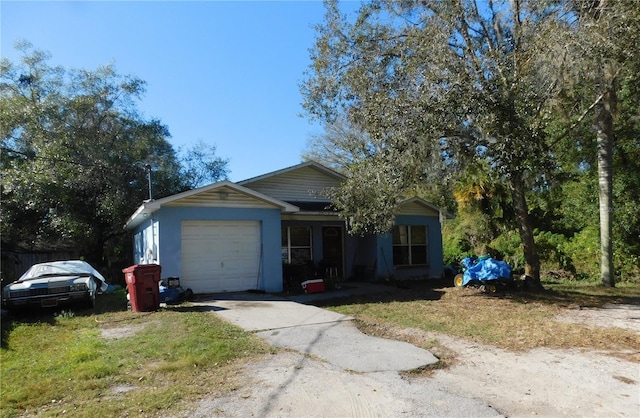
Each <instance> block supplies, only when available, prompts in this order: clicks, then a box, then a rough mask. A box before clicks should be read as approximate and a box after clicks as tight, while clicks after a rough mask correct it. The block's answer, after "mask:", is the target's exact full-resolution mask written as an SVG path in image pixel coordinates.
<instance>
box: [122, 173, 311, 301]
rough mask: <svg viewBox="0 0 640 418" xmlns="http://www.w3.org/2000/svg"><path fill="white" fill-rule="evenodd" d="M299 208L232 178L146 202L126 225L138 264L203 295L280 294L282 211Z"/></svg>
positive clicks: (295, 210) (293, 210) (135, 260)
mask: <svg viewBox="0 0 640 418" xmlns="http://www.w3.org/2000/svg"><path fill="white" fill-rule="evenodd" d="M298 210H299V208H298V207H297V206H294V205H291V204H289V203H286V202H283V201H281V200H279V199H274V198H272V197H269V196H266V195H264V194H262V193H260V192H256V191H255V190H251V189H248V188H246V187H243V186H240V185H237V184H235V183H231V182H229V181H227V180H224V181H221V182H218V183H214V184H211V185H209V186H205V187H201V188H199V189H194V190H189V191H186V192H183V193H179V194H176V195H172V196H167V197H165V198H162V199H158V200H150V201H146V202H144V203H143V205H142V206H140V207H139V208H138V210H137V211H136V212H135V213H134V214H133V215H132V216H131V218H130V219H129V222H128V223H127V225H126V227H127V228H129V229H131V230H133V231H134V258H133V259H134V262H135V264H148V263H157V264H160V265H161V266H162V278H163V279H165V278H168V277H179V278H180V285H181V286H182V287H183V288H184V289H191V290H192V291H193V292H194V293H195V294H203V293H225V292H243V291H247V290H260V291H265V292H280V291H282V247H281V245H282V241H281V238H280V234H281V225H282V224H281V220H282V213H293V212H297V211H298Z"/></svg>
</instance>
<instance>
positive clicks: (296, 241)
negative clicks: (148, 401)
mask: <svg viewBox="0 0 640 418" xmlns="http://www.w3.org/2000/svg"><path fill="white" fill-rule="evenodd" d="M344 180H345V177H344V176H343V175H341V174H339V173H337V172H335V171H333V170H331V169H329V168H327V167H324V166H322V165H321V164H318V163H316V162H305V163H302V164H299V165H296V166H293V167H289V168H285V169H283V170H279V171H275V172H272V173H268V174H265V175H262V176H258V177H254V178H251V179H248V180H244V181H240V182H231V181H228V180H224V181H220V182H217V183H214V184H210V185H208V186H204V187H200V188H197V189H193V190H189V191H186V192H183V193H178V194H175V195H172V196H168V197H164V198H162V199H158V200H149V201H145V202H144V203H143V204H142V206H140V207H139V208H138V209H137V210H136V211H135V213H134V214H133V215H132V216H131V217H130V219H129V220H128V222H127V224H126V225H125V228H127V229H129V230H132V231H133V234H134V254H133V260H134V264H147V263H158V264H160V265H161V266H162V277H163V278H167V277H179V278H180V283H181V285H182V286H183V287H184V288H191V289H192V290H193V292H194V293H219V292H235V291H246V290H262V291H266V292H270V293H275V292H280V291H282V290H283V289H284V288H287V286H291V285H295V286H298V285H299V283H300V282H301V281H303V280H307V279H313V278H316V277H332V278H336V277H337V278H341V279H357V280H381V279H385V278H389V277H395V278H396V279H405V278H417V277H420V278H437V277H440V276H441V275H442V273H443V260H442V236H441V228H440V211H439V209H438V208H437V207H435V206H434V205H432V204H430V203H428V202H426V201H424V200H422V199H420V198H415V197H414V198H410V199H407V200H406V201H404V202H402V204H401V205H400V208H399V211H398V213H397V216H396V219H395V223H396V225H395V227H394V228H393V231H392V232H390V233H387V234H382V235H370V236H364V237H361V236H353V235H350V234H349V233H348V230H347V226H346V223H345V221H344V220H343V219H341V218H340V217H339V215H338V213H337V212H336V211H335V210H332V209H331V208H330V202H329V199H328V198H327V197H326V196H325V193H324V191H325V190H327V188H331V187H338V186H339V185H340V183H341V182H342V181H344Z"/></svg>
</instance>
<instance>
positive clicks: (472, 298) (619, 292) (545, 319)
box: [326, 281, 640, 361]
mask: <svg viewBox="0 0 640 418" xmlns="http://www.w3.org/2000/svg"><path fill="white" fill-rule="evenodd" d="M545 286H546V287H547V290H546V291H544V292H540V293H529V292H524V291H512V292H507V293H498V294H493V295H491V294H486V293H483V292H480V291H478V290H476V289H467V288H453V287H444V286H442V287H435V288H434V285H433V284H430V283H429V282H428V281H426V282H413V283H412V282H407V283H402V284H401V286H399V287H398V288H392V287H390V291H389V292H388V293H387V294H386V295H384V296H383V297H382V301H381V299H380V297H379V296H377V297H374V298H372V297H359V298H353V299H349V300H342V301H338V300H336V301H331V302H326V305H327V307H328V308H329V309H332V310H335V311H337V312H340V313H342V314H345V315H350V316H354V317H355V318H356V319H357V320H358V322H359V324H360V327H361V329H363V330H364V331H365V332H367V333H370V334H375V335H379V336H386V337H390V338H397V337H398V335H401V338H405V337H406V338H405V339H406V340H408V341H409V342H412V343H414V344H421V345H422V346H424V347H425V348H429V347H428V345H429V344H433V343H430V342H429V341H426V342H423V343H420V341H417V340H416V335H411V334H410V333H398V332H397V329H407V328H410V329H415V330H420V331H424V332H427V333H428V332H436V333H444V334H448V335H451V336H454V337H459V338H463V339H466V340H470V341H474V342H477V343H481V344H488V345H492V346H495V347H500V348H503V349H507V350H512V351H521V350H529V349H532V348H536V347H549V348H592V349H597V350H604V351H609V352H616V353H629V352H631V353H638V352H640V336H639V335H638V334H637V333H634V332H633V331H629V330H624V329H620V328H594V327H589V326H586V325H580V324H573V323H565V322H561V321H556V320H554V317H555V316H556V315H559V314H561V313H563V312H564V311H566V310H575V309H578V308H579V307H580V306H582V307H585V306H588V307H598V306H604V305H610V304H618V303H635V304H638V303H640V286H638V285H628V286H619V287H617V288H603V287H601V286H599V285H597V284H591V285H587V284H576V283H560V282H558V283H545ZM416 334H417V333H416ZM622 356H625V354H622ZM636 357H637V354H636ZM639 359H640V358H639ZM639 359H636V358H635V357H634V358H632V360H636V361H637V360H639Z"/></svg>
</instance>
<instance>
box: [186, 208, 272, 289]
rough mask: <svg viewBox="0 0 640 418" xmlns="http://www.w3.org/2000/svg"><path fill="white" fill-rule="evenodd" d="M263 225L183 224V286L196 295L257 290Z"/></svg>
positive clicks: (212, 222)
mask: <svg viewBox="0 0 640 418" xmlns="http://www.w3.org/2000/svg"><path fill="white" fill-rule="evenodd" d="M259 274H260V222H258V221H183V222H182V277H181V278H180V282H181V283H180V284H181V285H182V287H183V288H185V289H186V288H190V289H191V290H193V292H194V293H219V292H237V291H244V290H249V289H256V288H257V286H258V275H259Z"/></svg>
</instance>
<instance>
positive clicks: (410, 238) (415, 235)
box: [393, 225, 429, 266]
mask: <svg viewBox="0 0 640 418" xmlns="http://www.w3.org/2000/svg"><path fill="white" fill-rule="evenodd" d="M427 244H428V243H427V227H426V226H425V225H396V226H394V227H393V265H394V266H416V265H426V264H428V261H427V260H429V258H428V245H427Z"/></svg>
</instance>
